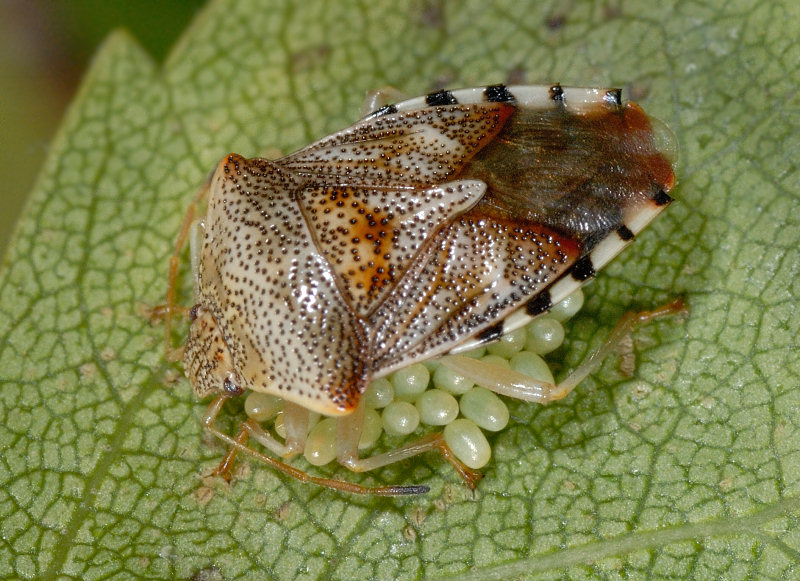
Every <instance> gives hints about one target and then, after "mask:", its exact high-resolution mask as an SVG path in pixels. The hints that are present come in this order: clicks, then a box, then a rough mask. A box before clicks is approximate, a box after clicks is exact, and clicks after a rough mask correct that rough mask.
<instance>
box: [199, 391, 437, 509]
mask: <svg viewBox="0 0 800 581" xmlns="http://www.w3.org/2000/svg"><path fill="white" fill-rule="evenodd" d="M230 397H231V396H228V395H218V396H217V397H216V398H214V400H213V401H212V402H211V404H210V405H209V406H208V408H207V409H206V413H205V414H204V416H203V426H204V427H205V429H206V430H208V431H209V433H211V434H213V435H214V437H216V438H218V439H219V440H221V441H223V442H225V443H226V444H228V445H229V446H230V447H231V449H230V451H229V452H228V454H227V455H226V456H225V458H223V460H222V463H221V464H220V466H219V467H218V469H217V470H218V471H219V472H217V471H215V474H217V473H219V474H222V473H223V472H224V471H225V470H226V469H228V470H229V466H228V465H227V464H226V461H228V460H229V459H230V462H231V463H232V461H233V459H234V458H235V456H236V453H237V452H242V453H244V454H248V455H249V456H252V457H253V458H255V459H257V460H260V461H261V462H263V463H264V464H266V465H267V466H269V467H271V468H274V469H275V470H277V471H278V472H282V473H283V474H286V475H287V476H291V477H292V478H294V479H296V480H299V481H300V482H308V483H310V484H316V485H317V486H322V487H325V488H331V489H333V490H338V491H341V492H348V493H350V494H367V495H374V496H406V495H410V494H425V493H426V492H428V491H429V488H428V487H427V486H421V485H410V486H378V487H375V488H369V487H366V486H361V485H360V484H354V483H351V482H346V481H344V480H336V479H334V478H321V477H318V476H311V475H310V474H308V473H307V472H303V471H302V470H299V469H297V468H294V467H293V466H289V465H288V464H286V463H285V462H281V461H280V460H277V459H275V458H272V457H270V456H267V455H266V454H262V453H261V452H258V451H257V450H254V449H253V448H250V447H248V446H247V445H246V443H247V437H248V435H249V430H248V429H247V424H246V423H244V424H242V427H241V429H240V430H239V433H238V434H237V435H236V436H235V437H231V436H229V435H228V434H226V433H224V432H222V431H220V430H219V429H218V428H217V427H216V425H215V423H216V419H217V416H219V413H220V411H221V410H222V406H223V405H225V402H226V401H227V400H228V399H230ZM220 469H221V470H220Z"/></svg>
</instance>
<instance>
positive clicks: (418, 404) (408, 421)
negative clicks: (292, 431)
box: [245, 289, 583, 469]
mask: <svg viewBox="0 0 800 581" xmlns="http://www.w3.org/2000/svg"><path fill="white" fill-rule="evenodd" d="M582 306H583V293H582V291H581V290H580V289H578V290H577V291H575V292H574V293H572V294H571V295H570V296H568V297H567V298H566V299H564V300H563V301H561V302H560V303H558V304H557V305H555V306H554V307H553V308H552V309H551V310H550V311H549V312H548V313H547V314H545V315H543V316H541V317H538V318H536V319H534V320H533V321H531V322H530V323H528V325H526V326H524V327H521V328H519V329H516V330H514V331H510V332H508V333H506V334H504V335H503V336H502V337H501V338H500V339H499V340H498V341H497V342H495V343H491V344H489V345H487V346H485V347H480V348H478V349H475V350H473V351H469V352H467V353H463V355H466V356H469V357H476V358H479V359H482V360H483V361H486V362H488V363H491V364H493V365H497V366H500V367H510V368H511V369H513V370H515V371H517V372H520V373H522V374H524V375H527V376H529V377H532V378H534V379H538V380H541V381H545V382H549V383H554V379H553V374H552V372H551V371H550V368H549V366H548V364H547V362H546V361H545V360H544V359H543V358H542V355H545V354H547V353H550V352H551V351H554V350H555V349H557V348H558V347H560V346H561V344H562V342H563V340H564V327H563V326H562V323H563V322H564V321H566V320H567V319H569V318H570V317H572V316H573V315H574V314H575V313H577V312H578V311H579V310H580V308H581V307H582ZM364 398H365V406H366V410H365V414H364V425H363V429H362V432H361V439H360V440H359V445H358V449H359V451H360V452H364V451H366V450H369V449H370V448H372V447H374V446H375V445H376V444H377V443H378V441H379V440H380V438H381V436H382V435H383V434H384V433H386V434H387V435H388V436H393V437H402V436H410V435H411V434H413V433H414V432H416V431H417V429H418V428H419V427H420V425H424V426H433V427H443V435H444V439H445V442H447V445H448V446H449V447H450V449H451V450H452V452H453V454H454V455H455V456H456V457H457V458H458V459H459V460H461V462H463V463H464V464H465V465H467V466H468V467H469V468H473V469H478V468H481V467H483V466H485V465H486V463H487V462H488V461H489V459H490V458H491V454H492V450H491V447H490V445H489V442H488V440H487V439H486V436H485V434H484V432H485V431H488V432H497V431H499V430H502V429H503V428H504V427H505V426H506V425H507V424H508V419H509V412H508V408H507V407H506V404H505V402H504V401H503V400H502V398H501V397H499V396H498V395H496V394H495V393H493V392H491V391H489V390H488V389H485V388H484V387H481V386H479V385H474V384H473V383H472V382H471V381H469V380H468V379H466V378H464V377H463V376H461V375H459V374H457V373H455V372H453V371H452V370H450V369H449V368H448V367H446V366H445V365H443V364H441V363H439V362H438V361H436V360H432V361H429V362H425V363H418V364H415V365H411V366H409V367H406V368H404V369H400V370H398V371H395V372H394V373H392V374H391V375H389V376H387V377H382V378H379V379H376V380H374V381H373V382H372V383H371V384H370V386H369V388H368V389H367V391H366V393H365V394H364ZM282 407H283V400H282V399H280V398H278V397H276V396H272V395H268V394H264V393H257V392H251V393H250V394H249V395H248V396H247V399H246V401H245V411H246V413H247V415H248V417H250V418H252V419H254V420H256V421H257V422H259V423H262V424H264V425H265V427H266V426H268V425H270V423H271V425H272V428H273V430H274V433H276V434H277V435H278V436H280V437H281V438H285V437H286V432H285V429H284V426H283V412H282ZM336 422H337V420H336V418H329V417H324V416H320V415H319V414H315V413H312V414H311V418H310V421H309V433H308V438H307V440H306V444H305V451H304V456H305V458H306V460H307V461H308V462H309V463H310V464H313V465H315V466H322V465H325V464H328V463H329V462H331V461H333V460H334V459H335V458H336Z"/></svg>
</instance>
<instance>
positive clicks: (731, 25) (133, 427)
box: [0, 0, 800, 579]
mask: <svg viewBox="0 0 800 581" xmlns="http://www.w3.org/2000/svg"><path fill="white" fill-rule="evenodd" d="M522 4H523V3H521V2H505V3H500V2H498V3H487V2H479V1H474V2H455V1H453V2H447V1H444V0H441V1H436V0H429V1H427V2H424V1H417V2H390V1H388V0H386V1H381V0H375V1H373V2H369V3H344V2H341V3H335V4H334V3H327V2H324V0H307V1H306V2H303V3H296V4H292V3H281V2H278V1H272V2H269V1H266V0H264V1H262V2H258V1H257V0H245V1H234V0H219V1H216V2H212V3H211V4H210V5H209V7H208V8H207V9H206V10H205V11H204V12H203V13H202V14H201V15H200V16H199V17H198V18H197V20H196V22H195V23H194V24H193V25H192V26H191V27H190V29H189V30H188V31H187V32H186V33H185V34H184V36H183V38H182V39H181V41H180V42H179V43H178V45H177V46H176V47H175V48H174V50H173V51H172V53H171V55H170V57H169V59H168V60H167V62H166V63H165V64H164V65H163V66H156V65H155V64H154V63H153V62H152V61H151V60H150V59H149V57H148V56H147V55H146V54H144V53H143V52H142V51H141V50H140V48H139V47H138V46H137V44H136V42H135V40H133V39H131V38H129V37H128V36H126V35H125V34H123V33H118V34H115V35H113V36H112V37H111V38H110V39H109V40H108V41H107V42H106V43H105V45H104V46H103V48H102V50H101V51H100V53H99V54H98V55H97V57H96V60H95V61H94V64H93V65H92V68H91V70H90V72H89V74H88V75H87V78H86V80H85V81H84V84H83V87H82V89H81V91H80V93H79V95H78V96H77V98H76V100H75V102H74V103H73V105H72V107H71V109H70V112H69V114H68V115H67V118H66V119H65V121H64V124H63V126H62V128H61V130H60V133H59V135H58V137H57V139H56V141H55V143H54V145H53V148H52V151H51V153H50V156H49V159H48V160H47V163H46V166H45V169H44V171H43V173H42V175H41V176H40V178H39V180H38V183H37V185H36V187H35V189H34V192H33V194H32V197H31V200H30V203H29V206H28V209H27V212H26V214H25V216H24V218H23V220H22V221H21V223H20V224H19V227H18V230H17V231H16V233H15V236H14V239H13V242H12V247H11V250H10V252H9V254H8V256H7V257H6V261H5V263H4V265H3V270H2V277H1V279H0V313H2V314H0V336H1V337H2V341H1V342H0V350H1V351H0V352H1V353H2V362H3V365H2V368H1V369H0V417H1V418H2V422H0V448H1V449H2V470H0V483H1V485H0V533H1V534H0V538H1V539H2V542H1V543H0V577H3V578H34V577H40V578H56V577H60V578H65V577H70V578H76V579H77V578H80V579H98V578H130V577H141V578H159V579H160V578H189V577H191V576H192V575H195V574H198V573H199V574H201V575H206V577H204V578H215V576H217V577H221V578H225V579H235V578H252V579H260V578H265V577H274V578H279V579H288V578H295V577H301V578H317V577H324V578H332V579H368V578H377V579H416V578H439V577H458V578H464V577H467V578H470V577H471V578H475V579H487V578H496V579H504V578H530V579H552V578H568V579H573V578H576V579H577V578H580V579H583V578H603V579H604V578H621V577H624V578H648V579H661V578H671V579H672V578H695V579H708V578H726V579H754V578H770V579H773V578H774V579H777V578H789V577H791V575H792V571H794V570H796V567H797V563H798V560H799V559H800V536H798V533H797V530H798V527H797V525H798V516H800V501H798V494H800V453H799V452H798V450H800V411H798V410H800V388H799V387H798V383H800V380H798V377H800V357H798V351H797V347H798V346H797V336H798V331H800V314H799V313H798V309H797V304H798V299H800V282H798V281H800V278H799V277H798V271H800V250H798V248H800V223H799V222H800V213H798V211H797V207H798V191H800V188H798V185H800V180H799V179H798V166H797V152H798V151H800V137H799V136H800V102H798V89H797V87H798V83H799V82H800V73H798V65H797V63H798V62H800V46H799V45H798V43H797V38H798V36H800V13H798V12H799V10H798V7H797V6H798V5H797V3H795V2H792V1H791V0H782V1H776V2H761V3H759V2H747V1H745V0H739V1H736V0H734V1H729V2H723V1H722V0H711V1H710V2H704V3H699V2H691V1H680V0H675V1H673V2H664V3H660V4H659V6H658V7H656V6H655V4H654V3H651V2H644V1H643V0H631V1H628V2H624V3H616V2H612V3H610V4H609V3H603V4H602V5H599V4H598V5H595V3H590V2H573V3H567V4H561V3H555V2H554V3H552V4H547V3H541V2H527V3H525V4H526V5H525V6H523V5H522ZM562 6H563V7H562ZM509 79H516V80H517V82H519V81H520V80H523V81H524V82H527V83H539V82H544V83H550V82H552V81H560V82H561V83H563V84H565V85H603V86H622V87H624V88H625V89H626V90H627V94H628V96H629V97H632V98H635V99H636V100H637V101H639V102H640V103H642V105H643V106H644V107H645V109H646V110H647V111H648V112H650V113H652V114H654V115H656V116H658V117H660V118H662V119H663V120H664V121H666V122H667V123H668V125H670V126H671V127H672V129H673V130H674V131H675V133H676V135H677V136H678V140H679V142H680V146H681V151H682V166H681V170H680V185H679V187H678V188H677V189H676V191H675V195H676V196H677V198H678V199H679V202H678V203H677V204H674V205H673V206H671V207H670V208H669V210H667V212H665V215H664V216H663V217H661V218H659V219H658V220H657V221H656V222H655V223H654V224H653V225H652V226H651V227H650V228H649V229H648V230H647V231H646V232H644V233H643V234H642V235H641V236H640V237H639V238H640V239H639V240H638V242H637V243H636V244H635V246H634V247H633V248H632V249H630V250H629V251H627V252H626V253H625V254H624V255H623V256H622V257H620V258H619V259H618V260H617V261H615V262H614V263H613V264H612V265H611V266H610V267H609V268H608V269H606V271H604V272H603V273H602V274H601V275H600V276H599V277H598V280H597V282H596V283H595V284H594V285H592V286H591V287H589V288H588V289H587V296H588V301H587V306H586V307H585V310H584V312H583V314H582V315H580V316H579V317H577V318H576V319H575V320H574V323H573V324H572V325H571V327H570V329H569V333H570V339H571V340H570V343H569V345H568V346H567V347H566V348H564V349H562V350H561V351H560V352H559V353H560V355H561V356H562V357H563V361H564V366H565V367H569V366H574V365H575V364H577V362H579V361H580V360H581V358H582V357H584V356H585V354H586V353H587V351H588V349H589V348H590V347H591V346H594V345H597V344H598V343H599V342H600V341H601V340H602V337H603V336H604V335H605V334H606V333H607V332H608V330H609V329H610V328H611V327H612V326H613V324H614V322H615V321H616V319H617V318H618V317H619V316H620V315H621V314H622V313H623V312H624V311H625V310H626V309H628V308H634V307H647V306H653V305H655V304H658V303H660V302H663V301H665V300H668V299H670V298H672V297H674V296H676V295H678V294H680V293H685V294H686V295H687V297H688V301H689V304H690V306H691V314H690V316H689V317H688V319H687V320H685V321H679V320H674V319H673V320H662V321H658V322H656V323H653V324H651V325H648V326H646V327H644V328H641V329H639V330H638V331H637V332H636V333H635V338H636V347H635V353H636V356H637V367H636V370H635V373H634V376H633V377H632V378H626V377H624V376H623V375H622V374H621V373H620V372H619V366H618V362H617V361H614V360H609V361H607V362H606V363H605V365H604V366H603V369H602V370H601V371H600V372H598V373H597V374H595V375H594V376H593V377H592V378H590V379H589V380H587V381H586V382H584V384H583V385H582V386H580V387H579V388H578V390H577V391H576V393H574V394H573V395H571V396H570V397H569V398H567V399H566V400H565V401H563V402H561V403H558V404H555V405H551V406H549V407H546V408H541V407H536V406H534V405H529V404H514V405H513V406H512V416H513V418H512V422H511V425H510V426H509V427H508V428H507V429H506V430H504V431H503V432H501V433H499V434H497V435H496V436H494V437H493V440H492V443H493V448H494V457H493V460H492V462H491V463H490V465H489V466H488V467H487V469H486V477H485V479H484V480H483V481H482V482H481V483H480V485H479V487H478V489H477V490H476V492H475V493H474V494H471V493H469V492H468V491H467V490H466V489H465V488H464V487H463V486H462V485H461V484H460V483H459V482H458V479H457V478H456V476H455V475H454V474H453V472H452V470H450V468H449V467H448V465H447V464H446V463H444V462H443V461H441V459H439V458H437V457H435V456H434V455H429V456H426V457H423V458H420V459H417V460H414V461H412V462H409V463H407V464H405V465H403V466H391V467H388V468H386V469H384V470H380V471H378V472H377V473H375V474H370V475H360V476H358V475H351V474H348V473H346V471H345V470H344V469H340V470H333V469H331V470H330V471H329V472H327V473H330V474H336V475H339V476H343V477H346V478H349V479H353V480H356V481H362V482H366V483H384V482H398V483H410V482H417V483H424V484H428V485H430V486H431V492H430V493H429V494H428V495H426V496H423V497H415V498H403V499H381V498H361V497H352V496H346V495H343V494H337V493H334V492H331V491H327V490H321V489H318V488H315V487H312V486H308V485H303V484H300V483H298V482H295V481H291V480H288V479H286V478H284V477H282V476H278V475H276V474H275V473H273V472H271V471H270V470H269V469H268V468H266V467H264V466H261V465H257V464H253V463H250V462H247V461H243V462H241V463H240V464H239V472H238V474H237V478H236V479H235V481H234V485H233V486H228V485H226V484H225V483H224V482H221V481H218V480H216V479H212V478H205V477H204V475H205V474H207V473H208V471H209V470H210V469H211V468H212V467H213V466H215V465H216V462H217V461H218V459H219V458H220V457H221V455H222V454H223V453H224V450H223V448H222V447H220V446H218V445H215V444H212V445H208V442H207V441H205V440H204V438H203V436H202V430H201V427H200V424H199V418H200V417H201V415H202V413H203V410H204V404H203V403H201V402H198V401H197V400H196V399H195V398H194V397H193V396H192V394H191V391H190V389H189V386H188V383H187V382H186V381H185V380H183V379H181V380H180V381H177V382H176V381H174V379H175V377H177V376H178V373H179V368H178V367H177V366H173V365H170V364H167V363H166V362H165V361H164V359H163V347H162V343H161V329H160V328H158V327H153V326H151V325H149V324H148V322H147V321H146V319H145V317H144V316H143V312H144V307H145V306H146V305H155V304H158V303H160V302H161V301H163V295H164V291H165V287H166V270H167V259H168V256H169V254H170V252H171V247H172V244H173V241H174V239H175V236H176V234H177V231H178V229H179V227H180V222H181V220H182V216H183V212H184V210H185V208H186V206H187V204H188V203H189V201H190V200H191V198H192V196H193V194H194V191H195V189H196V188H197V186H198V185H199V184H201V183H202V181H203V178H204V176H205V174H206V173H207V172H208V171H209V170H210V169H211V168H212V167H213V166H214V163H215V162H216V160H218V159H219V158H220V157H221V156H222V155H224V154H225V153H227V152H229V151H236V152H239V153H242V154H245V155H248V156H254V155H257V154H259V153H262V152H266V151H270V150H274V149H276V148H277V149H279V150H281V151H283V152H289V151H291V150H293V149H295V148H297V147H300V146H302V145H305V144H306V143H308V142H310V141H311V140H313V139H316V138H319V137H322V136H324V135H325V134H327V133H328V132H331V131H333V130H336V129H339V128H342V127H345V126H347V125H348V124H350V123H351V122H352V121H353V120H355V119H356V118H357V117H358V114H359V107H360V103H361V101H362V99H363V96H364V94H365V92H366V91H367V90H370V89H375V88H379V87H383V86H386V85H393V86H395V87H398V88H399V89H401V90H403V91H404V92H406V93H408V94H410V95H415V94H421V93H424V92H425V91H428V90H430V89H432V88H435V87H438V86H440V85H442V84H445V85H447V86H450V87H461V86H473V85H481V84H488V83H496V82H503V81H507V80H509ZM183 292H185V293H188V292H189V290H188V282H187V285H186V286H185V288H184V289H183ZM187 296H188V295H187ZM187 300H188V299H187ZM612 359H613V358H612ZM231 414H232V415H233V414H235V410H232V411H231Z"/></svg>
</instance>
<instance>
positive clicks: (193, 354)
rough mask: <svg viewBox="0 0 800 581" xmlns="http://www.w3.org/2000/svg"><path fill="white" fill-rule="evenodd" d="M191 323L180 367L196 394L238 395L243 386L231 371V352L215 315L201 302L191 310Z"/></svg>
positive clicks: (204, 395)
mask: <svg viewBox="0 0 800 581" xmlns="http://www.w3.org/2000/svg"><path fill="white" fill-rule="evenodd" d="M191 319H192V324H191V326H190V327H189V337H188V338H187V340H186V347H185V349H184V352H183V369H184V372H185V373H186V377H188V378H189V381H190V382H191V384H192V389H193V390H194V392H195V394H196V395H197V396H198V397H200V398H202V397H206V396H208V395H214V394H218V393H224V394H225V395H231V396H233V395H239V394H241V393H243V392H244V387H243V386H242V384H241V381H240V380H239V377H238V376H237V374H236V372H235V371H234V366H233V359H232V357H231V352H230V350H229V349H228V346H227V344H226V343H225V340H224V338H223V337H222V333H221V332H220V329H219V326H218V325H217V323H216V321H215V320H214V316H213V315H212V314H211V313H210V312H209V311H208V310H207V309H205V308H204V307H203V306H202V305H195V306H194V307H192V311H191Z"/></svg>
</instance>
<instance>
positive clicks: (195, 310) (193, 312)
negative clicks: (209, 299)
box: [189, 303, 203, 323]
mask: <svg viewBox="0 0 800 581" xmlns="http://www.w3.org/2000/svg"><path fill="white" fill-rule="evenodd" d="M202 308H203V307H202V306H200V304H199V303H198V304H196V305H194V306H193V307H192V308H191V309H189V321H190V322H192V323H194V322H195V321H196V320H197V316H198V315H199V314H200V309H202Z"/></svg>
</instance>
